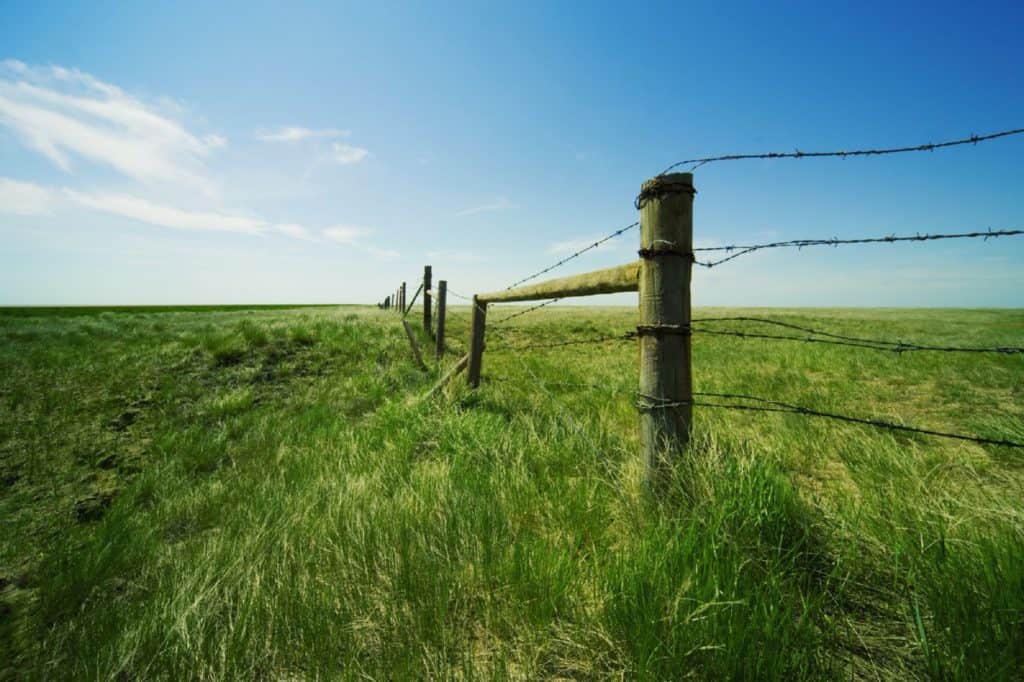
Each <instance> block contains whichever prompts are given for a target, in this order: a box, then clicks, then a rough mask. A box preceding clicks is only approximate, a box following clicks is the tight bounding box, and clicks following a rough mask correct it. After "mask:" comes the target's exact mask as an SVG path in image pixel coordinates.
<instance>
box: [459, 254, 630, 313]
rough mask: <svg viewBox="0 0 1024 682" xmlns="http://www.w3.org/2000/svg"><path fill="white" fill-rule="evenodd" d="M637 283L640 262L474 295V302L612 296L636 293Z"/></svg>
mask: <svg viewBox="0 0 1024 682" xmlns="http://www.w3.org/2000/svg"><path fill="white" fill-rule="evenodd" d="M639 281H640V261H636V262H635V263H628V264H626V265H616V266H615V267H614V268H605V269H604V270H594V271H593V272H585V273H583V274H582V275H573V276H571V277H560V278H558V279H549V280H548V281H546V282H541V283H540V284H531V285H530V286H528V287H519V288H518V289H509V290H507V291H495V292H493V293H490V294H478V295H477V297H476V298H477V301H479V302H481V303H497V302H499V301H537V300H540V299H542V298H564V297H567V296H594V295H596V294H615V293H619V292H621V291H637V289H638V288H639Z"/></svg>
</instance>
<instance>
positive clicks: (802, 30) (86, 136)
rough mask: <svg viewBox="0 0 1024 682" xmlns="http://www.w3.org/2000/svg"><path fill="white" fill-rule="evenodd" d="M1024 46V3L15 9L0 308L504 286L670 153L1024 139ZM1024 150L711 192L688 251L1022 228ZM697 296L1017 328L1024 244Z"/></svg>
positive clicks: (580, 262) (836, 262) (584, 230)
mask: <svg viewBox="0 0 1024 682" xmlns="http://www.w3.org/2000/svg"><path fill="white" fill-rule="evenodd" d="M208 5H209V6H208ZM1022 25H1024V5H1021V3H1005V4H991V5H988V6H981V5H974V6H970V7H968V6H966V5H963V4H962V3H958V4H954V3H919V4H916V3H915V4H898V3H877V4H876V3H849V4H848V6H840V5H838V4H837V5H835V6H831V7H828V6H826V4H825V3H802V4H786V5H785V6H783V7H771V8H769V7H766V6H762V3H735V4H730V5H724V4H723V3H701V4H683V3H678V2H667V3H654V4H642V5H634V4H633V3H618V4H611V3H500V4H499V3H455V2H445V3H431V4H427V3H415V4H411V3H410V4H396V3H372V4H371V3H360V4H349V3H336V2H316V3H298V2H295V3H287V5H285V4H283V3H282V4H279V6H276V7H274V6H268V5H264V4H262V3H252V2H245V3H241V2H239V3H232V2H221V3H205V2H203V3H199V2H197V3H191V2H174V3H124V4H120V3H118V4H115V3H88V4H84V3H74V2H57V3H48V2H32V3H12V2H0V60H5V61H3V64H2V66H0V304H17V305H32V304H147V303H151V304H172V303H256V302H263V303H287V302H365V303H371V302H376V301H377V300H379V299H380V298H382V297H383V296H384V295H385V294H386V293H388V292H390V291H392V290H393V289H394V286H395V285H396V283H398V282H399V281H401V280H403V279H405V280H408V281H410V282H413V281H415V280H416V278H417V277H418V276H419V273H420V272H421V271H422V266H423V265H424V264H426V263H430V264H432V265H433V267H434V271H435V273H436V275H435V277H436V278H440V277H443V278H446V279H447V280H448V281H449V284H450V286H451V288H452V289H454V290H455V291H459V292H463V293H472V292H474V291H483V290H490V289H495V288H502V287H504V286H506V285H508V284H509V283H510V282H512V281H513V280H516V279H518V278H520V277H522V276H525V275H527V274H530V273H531V272H533V271H535V270H537V269H540V268H541V267H543V266H545V265H547V264H549V263H550V262H553V261H555V260H558V259H559V258H560V257H562V256H564V255H565V254H566V253H567V252H569V251H571V250H573V249H574V248H576V247H577V246H579V245H581V244H584V243H587V242H588V241H593V239H595V238H596V237H599V236H601V235H603V234H606V233H608V232H611V231H612V230H613V229H615V228H617V227H620V226H623V225H626V224H628V223H630V222H632V221H634V220H635V219H636V211H635V209H634V208H633V205H632V201H633V197H634V196H635V194H636V192H637V190H638V189H639V186H640V184H641V183H642V182H643V181H644V180H645V179H647V178H649V177H651V176H653V175H655V174H657V173H658V172H659V171H660V170H661V169H663V168H664V167H665V166H667V165H668V164H669V163H671V162H673V161H675V160H677V159H680V158H689V157H693V156H704V155H711V154H720V153H733V152H760V151H786V150H792V149H795V148H799V149H802V150H805V151H806V150H817V149H834V148H840V149H841V148H850V147H858V146H870V147H876V146H896V145H904V144H919V143H924V142H931V141H940V140H943V139H950V138H959V137H965V136H967V135H969V134H971V133H978V134H983V133H987V132H993V131H997V130H1003V129H1007V128H1018V127H1024V41H1022V40H1021V39H1020V27H1021V26H1022ZM1022 154H1024V136H1020V137H1013V138H1006V139H1003V140H998V141H994V142H989V143H985V144H981V145H978V146H976V147H960V148H955V149H950V150H946V151H940V152H934V153H922V154H908V155H902V156H890V157H883V158H868V159H846V160H800V161H785V160H780V161H750V162H736V163H722V164H715V165H709V166H705V167H703V168H701V169H699V170H698V171H697V172H696V175H695V184H696V185H697V187H698V190H699V192H700V193H699V194H698V196H697V198H696V203H695V224H694V229H695V239H696V242H697V243H698V244H699V245H721V244H729V243H735V242H751V241H764V240H769V241H770V240H776V239H789V238H814V237H832V236H838V237H853V236H865V235H879V234H889V233H893V232H895V233H914V232H960V231H967V230H975V229H985V228H989V227H991V228H1020V227H1021V226H1022V225H1024V202H1022V201H1021V198H1022V197H1024V192H1022V189H1024V188H1022V178H1024V174H1022V173H1021V163H1020V159H1021V157H1022ZM637 239H638V237H637V234H636V232H635V231H634V232H629V233H627V234H626V235H624V236H623V237H621V238H619V239H617V240H615V241H614V242H613V243H611V244H610V245H609V247H608V248H602V249H600V250H598V251H597V252H594V253H591V254H588V255H587V256H584V257H582V258H579V259H577V260H575V261H573V263H572V264H571V265H568V266H566V267H564V268H562V269H560V270H559V271H558V274H571V273H573V272H583V271H587V270H591V269H595V268H599V267H606V266H609V265H614V264H617V263H622V262H626V261H628V260H632V259H634V258H635V251H636V248H637ZM694 296H695V302H696V304H697V305H794V306H796V305H819V306H828V305H869V306H877V305H884V306H1001V307H1020V306H1024V238H1020V237H1014V238H1008V239H1004V240H991V241H988V242H981V241H971V242H968V241H951V242H946V243H931V244H927V245H925V246H920V245H913V246H891V245H884V246H875V247H847V248H843V249H817V250H804V251H801V252H795V251H793V252H784V251H775V252H760V253H757V254H754V255H751V256H749V257H745V258H742V259H738V260H736V261H734V262H732V263H730V264H729V265H726V266H722V267H721V268H716V269H714V270H712V271H706V270H699V271H697V272H695V275H694ZM599 300H600V301H601V302H618V303H624V304H628V303H632V302H635V295H632V296H631V295H619V296H616V297H602V298H600V299H599Z"/></svg>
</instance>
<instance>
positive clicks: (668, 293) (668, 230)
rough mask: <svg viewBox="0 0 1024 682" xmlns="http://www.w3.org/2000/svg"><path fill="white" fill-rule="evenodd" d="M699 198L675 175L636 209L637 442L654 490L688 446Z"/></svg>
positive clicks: (689, 182) (646, 193)
mask: <svg viewBox="0 0 1024 682" xmlns="http://www.w3.org/2000/svg"><path fill="white" fill-rule="evenodd" d="M694 193H695V191H694V189H693V174H692V173H672V174H670V175H661V176H658V177H655V178H653V179H651V180H648V181H647V182H645V183H644V184H643V186H642V187H641V190H640V197H639V202H638V205H639V207H640V257H641V265H640V281H639V294H640V324H639V326H638V327H637V333H638V335H639V337H640V396H639V401H640V406H641V410H640V438H641V441H642V443H643V448H644V473H645V478H646V481H647V483H648V485H650V486H652V487H654V488H658V487H660V484H661V483H662V482H663V481H664V480H665V478H666V475H667V473H668V470H669V467H670V465H671V464H672V460H673V459H674V457H675V456H677V455H678V454H679V453H681V452H682V451H683V450H684V449H685V448H686V446H687V445H688V443H689V440H690V424H691V419H692V415H693V406H692V404H691V402H692V400H693V378H692V374H691V369H690V271H691V268H692V265H693V195H694ZM669 404H671V405H672V406H671V407H667V405H669Z"/></svg>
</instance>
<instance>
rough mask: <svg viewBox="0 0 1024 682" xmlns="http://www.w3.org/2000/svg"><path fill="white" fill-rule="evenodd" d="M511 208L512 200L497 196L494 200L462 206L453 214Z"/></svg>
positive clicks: (461, 214)
mask: <svg viewBox="0 0 1024 682" xmlns="http://www.w3.org/2000/svg"><path fill="white" fill-rule="evenodd" d="M508 208H512V202H511V201H509V199H508V197H498V198H497V199H495V200H494V201H491V202H489V203H486V204H480V205H479V206H472V207H470V208H464V209H462V210H461V211H459V212H458V213H456V214H455V215H457V216H465V215H475V214H477V213H489V212H491V211H504V210H505V209H508Z"/></svg>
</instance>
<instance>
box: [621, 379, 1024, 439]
mask: <svg viewBox="0 0 1024 682" xmlns="http://www.w3.org/2000/svg"><path fill="white" fill-rule="evenodd" d="M693 395H695V396H702V397H706V398H721V399H725V400H745V401H748V402H755V403H759V404H757V405H747V404H741V403H716V402H706V401H700V400H689V401H677V400H664V399H659V398H657V397H655V396H649V395H643V394H638V395H637V398H638V401H637V407H638V408H639V409H641V410H663V409H669V408H673V407H682V406H684V405H694V406H697V407H716V408H722V409H730V410H747V411H753V412H785V413H789V414H802V415H806V416H809V417H823V418H826V419H836V420H839V421H844V422H849V423H852V424H863V425H866V426H875V427H878V428H883V429H890V430H893V431H905V432H908V433H919V434H922V435H927V436H935V437H938V438H951V439H954V440H963V441H969V442H972V443H981V444H984V445H1000V446H1003V447H1009V448H1024V443H1019V442H1016V441H1012V440H1006V439H1001V438H985V437H983V436H972V435H968V434H962V433H949V432H946V431H935V430H932V429H923V428H919V427H916V426H906V425H904V424H897V423H895V422H890V421H886V420H884V419H866V418H863V417H851V416H849V415H845V414H835V413H833V412H823V411H821V410H814V409H811V408H809V407H803V406H802V405H792V404H790V403H784V402H781V401H778V400H769V399H767V398H759V397H757V396H750V395H742V394H738V393H701V392H697V391H695V392H694V393H693Z"/></svg>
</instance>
